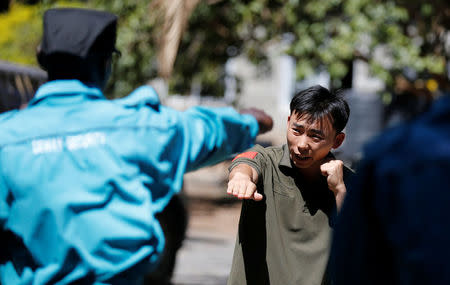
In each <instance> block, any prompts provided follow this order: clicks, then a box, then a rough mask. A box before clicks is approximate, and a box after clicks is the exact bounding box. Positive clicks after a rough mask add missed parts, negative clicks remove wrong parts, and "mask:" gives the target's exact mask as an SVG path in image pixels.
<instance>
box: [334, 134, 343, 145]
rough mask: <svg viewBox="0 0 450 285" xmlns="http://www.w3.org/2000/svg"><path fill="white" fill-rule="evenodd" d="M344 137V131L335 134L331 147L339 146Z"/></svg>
mask: <svg viewBox="0 0 450 285" xmlns="http://www.w3.org/2000/svg"><path fill="white" fill-rule="evenodd" d="M344 139H345V134H344V133H342V132H341V133H339V134H337V135H336V137H335V138H334V143H333V148H338V147H340V146H341V144H342V143H343V142H344Z"/></svg>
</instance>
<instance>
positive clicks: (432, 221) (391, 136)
mask: <svg viewBox="0 0 450 285" xmlns="http://www.w3.org/2000/svg"><path fill="white" fill-rule="evenodd" d="M447 82H448V81H447ZM444 84H445V83H444ZM447 86H448V85H447ZM444 90H445V89H444ZM446 90H447V91H446V92H443V93H444V95H442V96H441V97H440V98H439V99H438V100H437V101H436V102H434V103H433V105H432V106H431V108H430V109H429V110H428V111H427V112H426V113H424V114H423V115H422V116H420V117H418V118H416V119H414V120H413V121H411V122H408V123H405V124H403V125H401V126H398V127H396V128H393V129H390V130H388V131H386V132H384V133H382V134H381V135H380V136H379V137H378V138H377V139H375V140H374V141H372V142H371V143H369V144H368V145H367V146H366V147H365V152H364V153H365V155H364V159H363V160H362V161H361V163H360V166H359V169H358V170H357V175H356V176H355V180H354V181H352V182H351V183H350V185H349V186H348V191H347V196H346V198H345V201H344V204H343V207H342V210H341V213H340V215H339V217H338V222H337V225H336V227H335V235H334V239H333V246H332V254H331V259H330V260H331V261H330V266H331V269H332V272H333V278H334V284H335V285H344V284H345V285H360V284H367V285H371V284H383V285H389V284H395V285H415V284H417V285H423V284H450V262H449V256H450V219H449V217H448V209H449V205H450V175H449V174H450V95H449V93H448V89H446Z"/></svg>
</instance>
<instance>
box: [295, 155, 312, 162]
mask: <svg viewBox="0 0 450 285" xmlns="http://www.w3.org/2000/svg"><path fill="white" fill-rule="evenodd" d="M295 158H297V159H298V160H301V161H305V160H308V159H310V158H311V157H310V156H304V155H300V154H296V155H295Z"/></svg>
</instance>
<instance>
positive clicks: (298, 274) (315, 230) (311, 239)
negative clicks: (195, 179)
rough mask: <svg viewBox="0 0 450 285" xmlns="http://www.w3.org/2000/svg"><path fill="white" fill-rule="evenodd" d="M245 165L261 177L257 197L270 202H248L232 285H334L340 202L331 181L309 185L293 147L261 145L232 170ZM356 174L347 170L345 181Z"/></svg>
mask: <svg viewBox="0 0 450 285" xmlns="http://www.w3.org/2000/svg"><path fill="white" fill-rule="evenodd" d="M330 155H331V154H330ZM240 163H246V164H248V165H250V166H252V167H253V168H254V169H255V170H256V171H257V172H258V177H259V179H258V184H257V189H258V190H257V191H258V192H260V193H261V194H263V195H264V199H263V200H262V201H259V202H256V201H253V200H244V201H243V204H242V210H241V216H240V220H239V230H238V235H237V239H236V246H235V250H234V255H233V262H232V267H231V273H230V276H229V279H228V284H229V285H241V284H250V285H253V284H255V285H264V284H272V285H290V284H295V285H321V284H328V283H329V282H328V280H327V276H326V275H327V274H326V273H325V272H326V267H327V262H328V255H329V250H330V242H331V231H332V229H331V226H330V224H331V219H332V218H333V217H334V216H335V215H336V201H335V198H334V195H333V193H332V192H331V191H330V190H329V189H328V185H327V181H326V177H322V178H321V179H320V180H319V181H317V182H316V183H314V184H313V185H310V184H308V183H306V182H305V181H304V180H303V179H302V177H301V175H300V174H299V171H298V169H297V168H295V167H294V166H293V165H292V164H291V160H290V158H289V149H288V147H287V145H283V146H277V147H267V148H263V147H261V146H259V145H256V146H255V147H253V148H252V149H250V150H249V151H248V152H247V153H246V154H245V155H240V156H238V157H236V158H235V159H234V160H233V162H232V163H231V165H230V168H229V170H230V171H231V169H233V167H235V166H236V165H238V164H240ZM350 174H351V170H349V169H348V168H345V170H344V181H345V180H346V179H347V178H348V176H349V175H350Z"/></svg>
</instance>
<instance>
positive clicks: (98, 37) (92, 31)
mask: <svg viewBox="0 0 450 285" xmlns="http://www.w3.org/2000/svg"><path fill="white" fill-rule="evenodd" d="M116 29H117V16H116V15H114V14H111V13H108V12H103V11H97V10H89V9H78V8H57V9H49V10H47V11H46V12H45V14H44V32H43V36H42V43H41V46H40V50H39V53H38V60H39V63H40V64H41V65H42V66H43V67H44V68H45V67H46V66H45V65H46V64H45V61H46V60H45V58H46V57H47V56H50V55H52V54H68V55H71V56H76V57H79V58H82V59H84V58H86V57H87V55H88V54H91V53H102V54H108V53H112V52H113V51H116V49H115V42H116Z"/></svg>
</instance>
